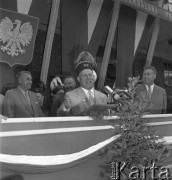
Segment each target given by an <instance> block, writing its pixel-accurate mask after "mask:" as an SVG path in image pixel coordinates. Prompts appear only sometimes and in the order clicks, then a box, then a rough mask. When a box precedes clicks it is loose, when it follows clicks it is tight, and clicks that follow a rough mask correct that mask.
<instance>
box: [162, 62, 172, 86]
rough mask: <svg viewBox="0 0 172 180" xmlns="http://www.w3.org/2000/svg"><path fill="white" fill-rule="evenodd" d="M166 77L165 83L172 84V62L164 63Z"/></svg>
mask: <svg viewBox="0 0 172 180" xmlns="http://www.w3.org/2000/svg"><path fill="white" fill-rule="evenodd" d="M164 77H165V84H166V85H167V86H172V64H170V63H164Z"/></svg>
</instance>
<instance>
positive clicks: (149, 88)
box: [148, 86, 152, 99]
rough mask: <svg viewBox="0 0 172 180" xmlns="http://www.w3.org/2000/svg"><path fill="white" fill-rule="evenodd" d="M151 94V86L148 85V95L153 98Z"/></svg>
mask: <svg viewBox="0 0 172 180" xmlns="http://www.w3.org/2000/svg"><path fill="white" fill-rule="evenodd" d="M151 95H152V92H151V87H150V86H148V97H149V99H151Z"/></svg>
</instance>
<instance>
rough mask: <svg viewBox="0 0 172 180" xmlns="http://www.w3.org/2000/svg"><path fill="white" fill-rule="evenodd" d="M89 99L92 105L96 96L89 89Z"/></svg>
mask: <svg viewBox="0 0 172 180" xmlns="http://www.w3.org/2000/svg"><path fill="white" fill-rule="evenodd" d="M88 100H89V102H90V105H91V106H92V105H93V104H94V97H93V93H92V92H91V91H88Z"/></svg>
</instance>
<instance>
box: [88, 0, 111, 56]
mask: <svg viewBox="0 0 172 180" xmlns="http://www.w3.org/2000/svg"><path fill="white" fill-rule="evenodd" d="M112 9H113V1H107V0H105V1H103V4H102V7H101V10H100V14H99V17H98V19H97V23H96V26H95V29H94V31H93V34H92V37H91V39H90V43H89V46H88V50H89V52H90V53H91V54H92V55H93V56H94V57H95V56H96V54H97V51H98V48H99V46H100V44H101V43H102V40H103V36H104V34H105V32H106V31H107V29H108V27H109V23H110V20H111V15H112Z"/></svg>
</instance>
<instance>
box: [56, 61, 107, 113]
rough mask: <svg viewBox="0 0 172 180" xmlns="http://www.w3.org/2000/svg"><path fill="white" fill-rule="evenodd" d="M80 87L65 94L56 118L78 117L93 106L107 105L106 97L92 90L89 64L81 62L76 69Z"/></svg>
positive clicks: (92, 78) (91, 74)
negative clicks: (65, 116)
mask: <svg viewBox="0 0 172 180" xmlns="http://www.w3.org/2000/svg"><path fill="white" fill-rule="evenodd" d="M76 74H77V80H78V82H79V84H80V87H78V88H76V89H74V90H72V91H70V92H67V93H66V94H65V97H64V101H63V103H62V105H61V106H60V108H59V109H58V110H57V115H58V116H63V115H74V116H75V115H80V114H81V113H82V112H84V111H85V110H87V109H88V108H89V107H91V106H92V105H94V104H107V96H106V95H105V94H103V93H101V92H99V91H96V90H95V89H94V83H95V79H94V75H93V69H92V66H91V64H90V63H89V62H86V61H84V62H81V63H79V64H78V65H77V67H76Z"/></svg>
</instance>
